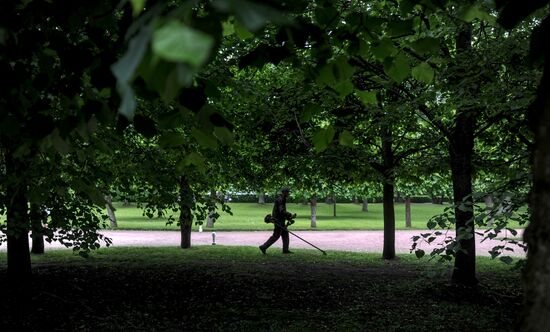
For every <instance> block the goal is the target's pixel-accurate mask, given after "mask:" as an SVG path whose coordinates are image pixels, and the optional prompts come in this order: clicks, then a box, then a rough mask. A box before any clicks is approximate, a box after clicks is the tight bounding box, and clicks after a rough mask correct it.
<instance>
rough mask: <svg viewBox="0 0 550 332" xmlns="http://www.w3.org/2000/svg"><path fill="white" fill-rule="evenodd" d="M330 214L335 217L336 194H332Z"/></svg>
mask: <svg viewBox="0 0 550 332" xmlns="http://www.w3.org/2000/svg"><path fill="white" fill-rule="evenodd" d="M332 216H333V217H334V218H336V195H333V196H332Z"/></svg>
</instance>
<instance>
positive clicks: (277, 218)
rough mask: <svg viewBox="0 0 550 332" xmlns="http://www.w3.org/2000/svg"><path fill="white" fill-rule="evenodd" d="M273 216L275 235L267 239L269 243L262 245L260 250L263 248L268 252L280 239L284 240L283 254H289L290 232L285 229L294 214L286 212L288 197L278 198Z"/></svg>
mask: <svg viewBox="0 0 550 332" xmlns="http://www.w3.org/2000/svg"><path fill="white" fill-rule="evenodd" d="M271 216H272V217H273V219H274V222H273V223H274V224H275V225H274V227H275V228H274V229H273V235H271V237H270V238H269V239H267V241H266V242H265V243H264V244H262V245H261V246H260V248H263V249H262V250H266V249H267V248H269V247H271V245H272V244H273V243H275V242H276V241H277V240H278V239H279V237H280V238H282V240H283V252H288V246H289V239H288V231H287V229H286V227H285V221H287V220H290V219H291V218H292V214H291V213H289V212H288V211H287V210H286V197H284V196H279V197H277V199H276V200H275V204H274V205H273V211H272V213H271Z"/></svg>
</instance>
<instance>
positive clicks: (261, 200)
mask: <svg viewBox="0 0 550 332" xmlns="http://www.w3.org/2000/svg"><path fill="white" fill-rule="evenodd" d="M258 204H262V205H263V204H265V193H264V192H263V191H262V192H258Z"/></svg>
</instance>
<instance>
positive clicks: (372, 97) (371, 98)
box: [355, 91, 378, 106]
mask: <svg viewBox="0 0 550 332" xmlns="http://www.w3.org/2000/svg"><path fill="white" fill-rule="evenodd" d="M355 94H356V95H357V97H359V100H361V102H362V103H363V105H365V106H368V105H376V103H377V102H378V100H377V98H376V92H374V91H355Z"/></svg>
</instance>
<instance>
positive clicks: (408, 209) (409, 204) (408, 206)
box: [405, 196, 412, 228]
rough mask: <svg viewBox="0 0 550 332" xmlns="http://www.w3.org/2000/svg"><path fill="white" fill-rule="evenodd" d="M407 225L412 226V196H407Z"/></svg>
mask: <svg viewBox="0 0 550 332" xmlns="http://www.w3.org/2000/svg"><path fill="white" fill-rule="evenodd" d="M405 227H408V228H411V227H412V224H411V198H410V197H409V196H407V198H405Z"/></svg>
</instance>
